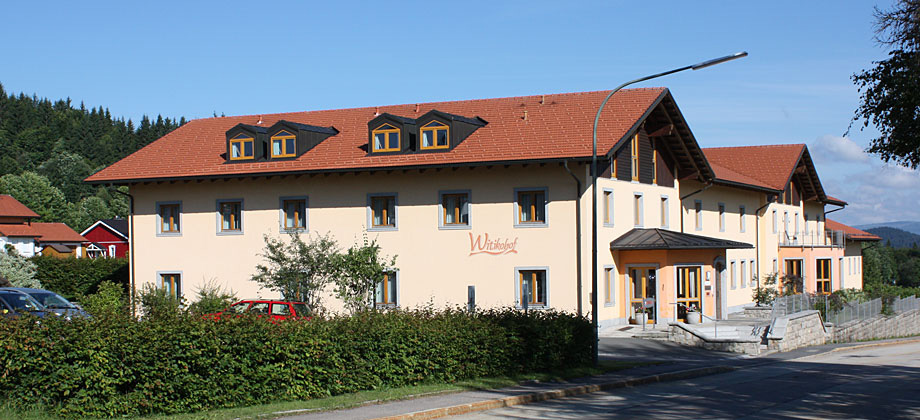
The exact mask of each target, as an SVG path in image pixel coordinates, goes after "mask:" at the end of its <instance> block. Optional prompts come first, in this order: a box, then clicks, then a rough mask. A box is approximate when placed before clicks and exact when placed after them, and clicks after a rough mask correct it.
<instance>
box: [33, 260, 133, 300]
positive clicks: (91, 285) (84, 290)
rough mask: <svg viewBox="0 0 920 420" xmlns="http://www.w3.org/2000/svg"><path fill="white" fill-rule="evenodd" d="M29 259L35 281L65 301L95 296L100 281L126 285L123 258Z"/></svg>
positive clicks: (126, 278) (126, 264) (127, 273)
mask: <svg viewBox="0 0 920 420" xmlns="http://www.w3.org/2000/svg"><path fill="white" fill-rule="evenodd" d="M29 260H30V261H32V262H33V263H35V267H36V274H35V279H36V280H38V281H39V282H40V283H41V285H42V287H43V288H45V289H48V290H51V291H52V292H56V293H58V294H59V295H61V296H64V297H65V298H67V299H77V298H79V297H81V296H86V295H90V294H93V293H96V291H97V290H98V289H99V285H100V284H101V283H102V282H104V281H109V282H112V283H115V284H120V285H122V286H127V285H128V275H129V272H128V259H127V258H55V257H51V256H37V257H32V258H30V259H29ZM125 288H127V287H125Z"/></svg>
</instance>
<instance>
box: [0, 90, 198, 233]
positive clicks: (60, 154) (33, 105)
mask: <svg viewBox="0 0 920 420" xmlns="http://www.w3.org/2000/svg"><path fill="white" fill-rule="evenodd" d="M182 124H185V118H181V119H179V120H174V119H170V118H164V117H162V116H160V115H158V116H157V117H156V119H151V118H149V117H147V116H144V118H143V120H142V121H141V124H140V126H137V127H136V126H135V124H134V122H132V121H131V120H127V121H125V120H124V119H118V118H113V117H112V114H111V112H109V110H108V109H106V108H103V107H101V106H100V107H91V108H88V109H87V107H86V106H84V105H83V104H82V103H81V104H80V105H79V107H75V106H74V105H73V103H72V102H71V100H70V98H67V99H62V100H57V101H54V102H52V101H50V100H48V99H39V98H38V97H37V96H35V95H32V96H27V95H25V94H23V93H20V94H19V95H14V94H10V93H7V92H6V91H5V90H4V89H3V85H2V84H0V151H3V153H2V156H0V176H5V175H13V176H25V173H27V172H33V173H37V174H38V175H42V176H44V177H45V178H47V179H48V180H50V181H51V182H52V184H53V185H54V186H55V187H56V188H57V189H58V190H59V192H60V193H62V194H63V196H64V199H65V204H66V205H55V207H54V208H53V209H52V208H50V207H45V208H44V210H42V211H38V210H36V209H33V210H36V212H38V213H39V214H42V213H48V212H52V213H57V214H56V215H48V214H42V216H43V221H52V222H64V223H67V224H68V225H69V226H70V227H72V228H73V229H75V230H78V231H79V230H82V229H83V228H86V227H87V226H88V224H87V220H88V221H89V222H88V223H92V222H95V220H96V219H98V218H99V216H100V215H115V216H121V217H126V216H127V213H128V205H127V200H126V199H125V198H124V197H122V196H117V195H116V196H114V197H109V196H108V195H107V194H109V193H108V192H107V188H106V187H101V186H92V185H89V184H86V183H84V182H83V179H85V178H86V177H87V176H89V175H90V174H92V173H93V172H94V171H97V170H99V169H102V168H103V167H105V166H108V165H111V164H112V163H114V162H115V161H117V160H119V159H121V158H124V157H125V156H127V155H129V154H131V153H133V152H135V151H137V150H138V149H140V148H141V147H144V146H146V145H147V144H150V142H152V141H154V140H156V139H158V138H160V137H162V136H164V135H166V134H167V133H169V132H170V131H172V130H174V129H176V128H177V127H179V126H181V125H182ZM91 197H99V198H100V199H102V202H104V203H105V206H107V207H109V208H108V210H105V209H103V208H102V203H101V202H99V201H98V200H96V199H90V200H89V201H88V202H86V203H84V202H83V200H86V199H88V198H91ZM27 205H29V204H27ZM108 217H111V216H108Z"/></svg>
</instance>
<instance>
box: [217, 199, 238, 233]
mask: <svg viewBox="0 0 920 420" xmlns="http://www.w3.org/2000/svg"><path fill="white" fill-rule="evenodd" d="M224 206H230V212H229V213H230V218H229V219H227V218H224V216H226V215H225V214H224ZM237 213H238V214H237ZM242 218H243V203H242V202H241V201H224V202H222V203H220V231H221V232H239V231H241V230H242V229H243V223H242V220H241V219H242ZM224 222H227V226H229V227H228V228H224ZM237 222H240V223H239V225H240V227H239V228H235V227H234V226H235V225H236V224H237Z"/></svg>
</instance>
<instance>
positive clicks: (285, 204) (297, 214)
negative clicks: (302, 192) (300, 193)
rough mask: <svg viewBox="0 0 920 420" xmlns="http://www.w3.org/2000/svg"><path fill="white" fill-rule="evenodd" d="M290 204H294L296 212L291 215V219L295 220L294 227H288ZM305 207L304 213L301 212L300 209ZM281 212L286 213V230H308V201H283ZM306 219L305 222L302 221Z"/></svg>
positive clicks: (298, 199)
mask: <svg viewBox="0 0 920 420" xmlns="http://www.w3.org/2000/svg"><path fill="white" fill-rule="evenodd" d="M288 204H293V206H294V212H293V214H292V215H291V216H292V217H291V219H293V220H294V225H293V226H291V225H288ZM301 206H302V207H303V213H301V212H300V207H301ZM281 211H282V213H284V215H283V216H284V228H285V229H304V228H306V223H305V222H306V217H304V215H305V214H306V213H307V200H304V199H302V198H297V199H291V200H282V201H281ZM301 219H304V220H301Z"/></svg>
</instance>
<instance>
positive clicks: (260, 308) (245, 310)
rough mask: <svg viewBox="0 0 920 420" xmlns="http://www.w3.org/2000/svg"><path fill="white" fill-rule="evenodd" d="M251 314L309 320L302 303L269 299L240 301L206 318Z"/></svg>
mask: <svg viewBox="0 0 920 420" xmlns="http://www.w3.org/2000/svg"><path fill="white" fill-rule="evenodd" d="M246 314H252V315H257V316H270V317H271V318H272V320H275V319H292V318H309V317H310V314H311V312H310V307H309V306H307V304H306V303H303V302H289V301H283V300H270V299H248V300H241V301H239V302H237V303H234V304H233V305H230V307H229V308H227V309H224V310H223V311H220V312H217V313H213V314H208V315H206V316H208V317H210V318H214V319H220V318H221V317H224V316H242V315H246Z"/></svg>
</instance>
